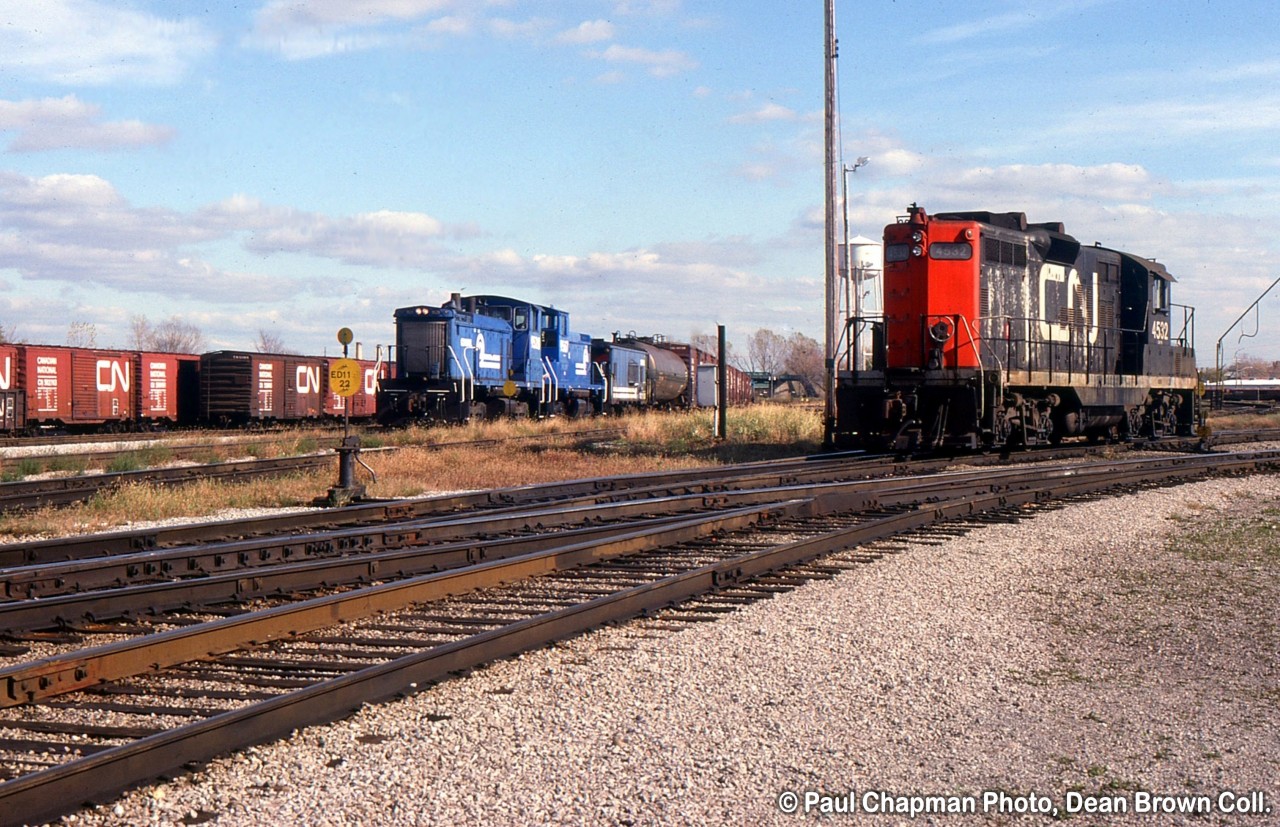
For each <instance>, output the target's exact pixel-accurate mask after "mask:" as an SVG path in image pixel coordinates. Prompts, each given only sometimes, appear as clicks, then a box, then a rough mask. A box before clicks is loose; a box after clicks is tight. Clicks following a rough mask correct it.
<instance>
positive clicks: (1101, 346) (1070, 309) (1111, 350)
mask: <svg viewBox="0 0 1280 827" xmlns="http://www.w3.org/2000/svg"><path fill="white" fill-rule="evenodd" d="M1173 283H1174V279H1173V277H1172V276H1171V275H1170V274H1169V272H1168V271H1167V270H1166V269H1165V267H1164V266H1163V265H1161V264H1158V263H1156V262H1155V261H1152V260H1149V259H1146V258H1142V257H1139V256H1135V255H1132V254H1129V253H1123V252H1120V251H1118V250H1111V249H1107V248H1105V247H1101V246H1097V245H1095V246H1085V245H1082V244H1081V243H1080V242H1079V241H1077V240H1076V239H1075V238H1073V237H1072V236H1070V235H1067V234H1066V233H1065V232H1064V229H1063V226H1062V224H1059V223H1045V224H1029V223H1027V220H1026V216H1025V215H1024V214H1022V213H990V212H952V213H939V214H937V215H933V216H930V215H928V214H927V213H926V212H925V210H924V209H923V208H922V207H919V206H916V205H912V207H911V208H910V210H909V214H908V215H907V216H905V217H902V218H900V219H899V220H898V222H897V223H896V224H892V225H890V226H888V227H886V228H885V233H884V284H883V289H884V312H883V315H879V316H863V317H855V318H851V319H849V321H848V330H847V331H846V336H847V341H849V342H850V343H851V345H850V346H849V347H848V348H847V349H846V350H845V351H844V352H843V353H842V354H841V355H840V357H839V359H838V363H837V365H836V373H837V381H836V400H835V402H836V416H835V421H834V423H833V425H832V430H831V437H832V440H831V441H832V442H833V443H834V444H836V445H838V446H841V447H863V448H868V449H888V450H896V451H917V450H930V449H943V448H958V449H980V448H984V447H992V446H997V447H1016V446H1021V445H1029V444H1036V443H1045V442H1048V443H1056V442H1058V441H1059V440H1061V439H1062V438H1063V437H1067V436H1072V435H1083V436H1086V437H1089V438H1090V439H1092V440H1099V439H1117V438H1136V437H1151V436H1162V435H1165V434H1172V433H1179V434H1189V433H1191V431H1192V428H1193V426H1194V425H1195V424H1196V422H1195V420H1196V418H1197V416H1198V402H1199V398H1198V395H1197V392H1196V388H1197V376H1196V368H1195V353H1194V351H1193V349H1192V342H1193V341H1194V320H1195V316H1194V311H1193V310H1192V309H1191V308H1189V307H1186V306H1183V305H1176V304H1173V303H1172V301H1171V287H1172V285H1173Z"/></svg>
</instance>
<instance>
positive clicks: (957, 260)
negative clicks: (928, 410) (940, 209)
mask: <svg viewBox="0 0 1280 827" xmlns="http://www.w3.org/2000/svg"><path fill="white" fill-rule="evenodd" d="M979 240H980V239H979V234H978V225H977V223H976V222H973V221H944V220H938V219H934V218H930V217H929V215H928V213H926V212H925V210H924V208H923V207H918V206H914V205H913V206H912V207H911V209H910V213H909V215H908V216H907V217H906V219H905V220H899V222H898V223H896V224H890V225H889V226H888V227H885V230H884V269H885V279H884V284H885V296H884V314H885V342H886V345H887V347H888V353H887V361H886V365H887V367H889V368H891V369H893V368H915V369H937V368H974V367H977V366H978V351H977V336H978V323H977V322H978V272H979V271H978V250H979V247H978V244H979Z"/></svg>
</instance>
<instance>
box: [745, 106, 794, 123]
mask: <svg viewBox="0 0 1280 827" xmlns="http://www.w3.org/2000/svg"><path fill="white" fill-rule="evenodd" d="M799 119H800V116H799V115H798V114H797V113H796V111H795V110H794V109H790V108H788V107H786V106H783V105H782V104H780V103H773V102H772V101H770V102H769V103H766V104H765V105H764V106H761V107H760V108H759V109H756V110H754V111H752V112H743V113H741V114H739V115H734V116H732V117H731V118H729V123H768V122H770V121H796V120H799Z"/></svg>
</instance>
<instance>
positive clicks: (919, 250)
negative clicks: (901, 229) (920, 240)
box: [911, 244, 924, 256]
mask: <svg viewBox="0 0 1280 827" xmlns="http://www.w3.org/2000/svg"><path fill="white" fill-rule="evenodd" d="M911 255H913V256H922V255H924V248H923V247H921V246H920V245H919V244H913V245H911Z"/></svg>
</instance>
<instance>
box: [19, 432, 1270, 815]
mask: <svg viewBox="0 0 1280 827" xmlns="http://www.w3.org/2000/svg"><path fill="white" fill-rule="evenodd" d="M1276 464H1277V459H1276V457H1274V456H1271V457H1258V456H1255V457H1252V458H1247V457H1243V456H1241V457H1237V458H1234V459H1230V460H1228V461H1227V462H1225V463H1224V464H1223V466H1222V467H1221V468H1220V469H1219V470H1224V471H1245V470H1249V469H1257V468H1260V467H1267V468H1274V467H1275V465H1276ZM1186 471H1191V472H1194V475H1197V476H1198V475H1204V474H1209V473H1213V472H1214V469H1213V468H1212V467H1210V466H1205V465H1198V466H1187V467H1183V468H1178V467H1174V466H1169V465H1162V466H1147V467H1145V468H1143V467H1137V466H1132V467H1130V468H1128V469H1125V470H1122V471H1118V472H1117V473H1116V474H1115V475H1113V476H1111V477H1110V478H1106V477H1098V476H1093V477H1090V478H1085V477H1076V478H1067V479H1066V481H1065V482H1064V481H1063V480H1058V481H1056V482H1055V483H1054V484H1046V485H1044V486H1042V487H1040V488H1038V489H1034V490H1027V491H1021V492H1016V493H1012V494H1009V493H1002V494H987V495H982V496H978V497H971V498H965V499H960V500H954V501H948V502H946V503H943V504H940V505H937V506H934V507H932V508H928V509H920V510H918V511H915V512H908V513H904V514H899V515H891V516H889V517H885V518H883V519H882V520H880V521H877V522H875V523H867V524H862V525H857V526H854V527H852V528H845V529H841V530H839V531H836V532H830V533H827V534H824V535H821V536H819V537H815V538H811V539H807V540H802V541H799V542H795V543H791V544H788V545H784V546H779V547H775V548H772V549H769V550H766V551H760V552H754V553H751V554H747V555H744V556H741V557H739V558H737V559H733V560H728V561H722V562H719V563H715V564H712V565H707V566H702V567H699V568H696V569H694V570H691V571H686V572H683V573H680V574H676V575H673V576H669V577H666V578H664V579H662V580H659V581H657V582H654V583H649V584H646V585H642V586H637V587H634V588H630V589H624V590H622V591H619V592H617V593H615V594H612V595H607V596H602V597H598V598H596V599H594V600H591V601H589V602H585V603H582V604H579V605H576V606H572V607H569V608H566V609H561V610H558V611H552V612H547V613H544V614H542V615H539V616H536V617H532V618H528V619H525V620H521V621H517V622H515V623H512V624H510V625H508V626H505V627H503V628H501V629H498V630H494V631H489V632H482V633H480V634H478V635H475V636H473V637H471V638H469V639H467V640H465V641H459V642H454V643H447V644H444V645H441V646H437V647H434V648H431V649H429V650H426V651H423V652H420V653H416V654H411V655H407V656H403V657H400V658H398V659H395V660H391V661H388V662H385V663H382V664H378V665H375V666H370V667H367V668H364V669H360V670H358V671H355V672H350V673H348V674H345V675H343V676H342V677H338V678H333V679H330V680H326V681H323V682H320V683H316V684H313V685H311V686H309V687H307V688H304V689H299V690H295V691H292V692H289V693H288V694H284V695H280V696H277V697H275V698H273V699H271V700H268V701H265V702H262V703H259V704H255V705H252V706H249V707H245V708H242V709H238V710H234V711H230V712H224V713H220V714H218V715H215V716H213V717H210V718H207V719H205V720H202V721H199V722H197V723H193V724H188V725H185V726H181V727H178V728H175V729H172V730H169V731H166V732H161V733H158V734H154V735H149V736H147V737H144V738H142V739H140V740H137V741H134V742H132V743H129V744H126V745H122V746H116V747H109V748H107V749H104V750H102V751H99V752H96V753H94V754H91V755H89V756H86V757H83V758H80V759H77V760H73V761H71V762H69V763H67V764H63V765H60V766H57V767H53V768H49V769H45V770H42V771H39V772H35V773H32V774H30V775H27V776H23V777H20V778H17V779H14V780H12V781H9V782H6V783H4V784H2V785H0V824H18V823H22V822H27V821H38V820H44V819H48V818H53V817H56V816H58V815H61V814H63V813H65V812H67V811H68V810H70V809H74V808H75V807H76V806H78V805H79V803H80V802H85V801H96V800H102V799H103V798H105V797H107V796H110V795H113V794H115V793H117V792H119V791H120V790H122V789H125V788H127V787H129V786H132V785H134V784H136V783H139V782H141V781H143V780H146V779H148V778H152V777H155V776H156V775H158V774H161V773H164V772H168V771H172V770H175V769H178V768H181V767H182V766H183V765H185V764H187V763H189V762H192V761H203V760H209V759H211V758H213V757H215V756H217V755H219V754H222V753H225V752H227V751H229V750H233V749H237V748H242V747H245V746H249V745H252V744H256V743H263V742H265V741H269V740H272V739H275V738H278V737H281V736H284V735H286V734H288V733H289V732H291V731H293V730H295V729H297V728H298V727H300V726H304V725H307V724H312V723H320V722H324V721H328V720H332V719H334V718H338V717H342V716H345V715H347V714H349V713H350V712H351V711H352V710H354V709H356V708H359V706H360V705H362V704H364V703H368V702H372V701H379V700H385V699H389V698H392V697H395V696H398V695H402V694H404V693H407V692H412V691H415V689H416V688H417V687H420V686H425V685H427V684H428V683H429V682H430V681H434V680H439V679H442V678H444V677H447V676H448V675H450V674H452V673H456V672H458V671H460V670H465V669H468V668H472V667H474V666H476V665H479V664H481V663H485V662H488V661H491V660H493V659H496V658H500V657H504V656H509V655H512V654H515V653H518V652H520V651H526V650H528V649H531V648H535V647H538V646H541V645H545V644H546V643H547V642H549V641H552V640H556V639H561V638H563V637H566V636H570V635H573V634H577V633H580V632H582V631H584V630H586V629H590V628H593V627H596V626H599V625H601V624H603V623H607V622H612V621H616V620H620V619H624V618H626V617H632V616H635V615H637V614H641V613H644V612H648V611H652V610H654V609H657V608H661V607H663V606H666V605H670V604H672V603H674V602H678V601H681V600H684V599H687V598H688V597H690V596H694V595H697V594H701V593H706V592H707V591H714V590H716V589H723V588H726V587H732V586H734V585H737V584H740V583H742V582H744V581H746V580H749V579H751V578H752V577H758V576H760V575H762V574H767V573H769V572H772V571H776V570H778V569H780V568H785V567H787V566H789V565H794V564H796V563H799V562H802V561H805V560H809V559H813V558H815V557H818V556H821V555H823V554H825V553H828V552H830V551H834V550H838V549H844V548H848V547H851V546H856V545H858V544H861V543H866V542H869V541H871V540H874V539H878V538H881V537H885V536H892V535H894V534H898V533H901V532H903V531H910V530H917V529H919V528H922V527H924V526H927V525H929V524H931V523H933V522H937V521H945V520H949V519H957V518H965V517H972V516H974V515H978V514H981V513H984V512H988V511H993V510H1002V509H1008V508H1010V507H1014V506H1017V505H1020V504H1025V503H1032V502H1038V501H1043V500H1047V499H1052V498H1056V497H1061V496H1067V495H1072V494H1080V493H1096V492H1098V491H1100V490H1105V489H1108V488H1114V487H1116V486H1119V485H1133V484H1144V483H1157V482H1165V481H1168V480H1169V479H1171V478H1174V477H1177V476H1178V475H1180V474H1181V473H1183V472H1186ZM339 620H340V619H339V618H333V619H332V620H331V622H338V621H339Z"/></svg>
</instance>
